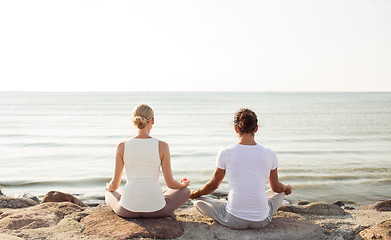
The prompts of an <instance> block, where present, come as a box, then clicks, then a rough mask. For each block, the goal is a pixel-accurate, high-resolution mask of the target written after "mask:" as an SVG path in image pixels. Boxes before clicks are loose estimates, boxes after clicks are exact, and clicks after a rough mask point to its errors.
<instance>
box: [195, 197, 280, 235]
mask: <svg viewBox="0 0 391 240" xmlns="http://www.w3.org/2000/svg"><path fill="white" fill-rule="evenodd" d="M266 196H267V199H268V203H269V208H270V211H269V215H268V216H267V217H266V219H265V220H263V221H249V220H245V219H241V218H238V217H235V216H234V215H232V214H230V213H229V212H227V210H226V208H225V206H226V205H227V201H226V200H218V199H213V198H209V197H199V198H196V199H195V200H194V201H193V203H194V206H195V208H196V209H197V210H198V211H200V212H201V213H202V214H203V215H205V216H208V217H210V218H213V219H215V220H216V221H217V222H219V223H220V224H221V225H224V226H226V227H230V228H235V229H247V228H263V227H266V226H267V225H268V224H269V223H270V222H271V221H272V217H273V215H274V214H275V213H276V212H277V209H278V208H279V207H280V206H281V204H282V201H283V200H284V197H285V193H275V192H273V191H271V190H269V191H267V192H266Z"/></svg>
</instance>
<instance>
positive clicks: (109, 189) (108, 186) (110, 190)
mask: <svg viewBox="0 0 391 240" xmlns="http://www.w3.org/2000/svg"><path fill="white" fill-rule="evenodd" d="M106 190H107V191H109V192H112V191H114V189H113V188H112V187H111V181H110V182H108V183H106Z"/></svg>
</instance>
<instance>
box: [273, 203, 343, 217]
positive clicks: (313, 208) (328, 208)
mask: <svg viewBox="0 0 391 240" xmlns="http://www.w3.org/2000/svg"><path fill="white" fill-rule="evenodd" d="M279 210H281V211H284V212H294V213H306V214H316V215H344V214H345V211H344V210H343V209H342V208H340V207H338V206H336V205H333V204H327V203H318V202H315V203H310V204H308V205H305V206H286V205H283V206H281V207H280V208H279Z"/></svg>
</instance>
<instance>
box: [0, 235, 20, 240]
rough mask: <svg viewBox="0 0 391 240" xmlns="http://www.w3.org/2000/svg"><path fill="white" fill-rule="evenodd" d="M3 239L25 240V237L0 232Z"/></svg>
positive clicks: (0, 237)
mask: <svg viewBox="0 0 391 240" xmlns="http://www.w3.org/2000/svg"><path fill="white" fill-rule="evenodd" d="M0 239H1V240H23V238H20V237H16V236H12V235H10V234H5V233H0Z"/></svg>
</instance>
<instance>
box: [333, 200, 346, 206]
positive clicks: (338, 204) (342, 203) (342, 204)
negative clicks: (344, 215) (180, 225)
mask: <svg viewBox="0 0 391 240" xmlns="http://www.w3.org/2000/svg"><path fill="white" fill-rule="evenodd" d="M333 204H334V205H337V206H338V207H343V206H345V203H344V202H343V201H335V202H333Z"/></svg>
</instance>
